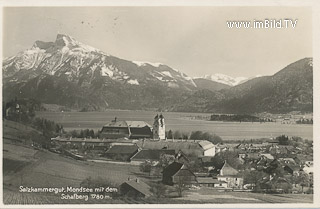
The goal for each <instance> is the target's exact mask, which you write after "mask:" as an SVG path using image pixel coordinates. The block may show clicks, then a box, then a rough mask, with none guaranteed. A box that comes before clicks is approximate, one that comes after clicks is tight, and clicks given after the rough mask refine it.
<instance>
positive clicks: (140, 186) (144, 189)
mask: <svg viewBox="0 0 320 209" xmlns="http://www.w3.org/2000/svg"><path fill="white" fill-rule="evenodd" d="M123 184H127V185H129V186H130V187H132V188H134V189H135V190H137V191H138V192H140V193H141V194H143V195H144V196H151V195H152V193H151V192H150V186H149V185H148V184H146V183H144V182H143V181H141V180H139V181H138V182H137V181H136V180H129V181H126V182H124V183H123Z"/></svg>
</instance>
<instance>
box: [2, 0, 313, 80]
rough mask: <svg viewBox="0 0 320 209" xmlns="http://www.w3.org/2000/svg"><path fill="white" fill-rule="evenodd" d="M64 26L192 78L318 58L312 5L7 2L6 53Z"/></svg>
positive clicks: (248, 73)
mask: <svg viewBox="0 0 320 209" xmlns="http://www.w3.org/2000/svg"><path fill="white" fill-rule="evenodd" d="M265 19H269V20H273V19H276V20H280V19H282V21H283V19H292V20H296V19H297V20H298V21H297V24H296V27H295V28H292V27H290V28H281V29H270V28H268V29H257V28H248V29H244V28H242V29H235V28H232V29H230V28H228V27H227V23H226V22H227V21H252V22H253V21H254V20H265ZM58 33H62V34H68V35H70V36H72V37H74V38H75V39H76V40H78V41H80V42H82V43H84V44H87V45H90V46H93V47H95V48H98V49H100V50H102V51H104V52H106V53H108V54H111V55H113V56H116V57H119V58H122V59H127V60H132V61H148V62H160V63H164V64H166V65H168V66H170V67H172V68H175V69H178V70H179V71H181V72H184V73H186V74H187V75H189V76H191V77H201V76H204V75H211V74H216V73H222V74H226V75H229V76H233V77H239V76H243V77H254V76H256V75H272V74H274V73H276V72H278V71H279V70H281V69H282V68H284V67H285V66H287V65H289V64H290V63H292V62H295V61H297V60H299V59H302V58H305V57H312V12H311V8H308V7H213V6H212V7H7V8H5V9H4V11H3V56H4V57H9V56H13V55H15V54H17V53H18V52H19V51H22V50H25V49H28V48H31V46H32V45H33V43H34V42H35V41H36V40H41V41H55V39H56V36H57V34H58Z"/></svg>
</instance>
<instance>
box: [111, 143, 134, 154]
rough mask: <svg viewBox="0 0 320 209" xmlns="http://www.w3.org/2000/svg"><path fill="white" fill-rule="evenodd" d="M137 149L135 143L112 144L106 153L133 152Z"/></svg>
mask: <svg viewBox="0 0 320 209" xmlns="http://www.w3.org/2000/svg"><path fill="white" fill-rule="evenodd" d="M138 149H139V147H138V146H137V145H135V144H134V145H114V146H112V147H111V148H110V149H109V150H108V151H107V152H106V154H133V153H134V152H136V151H137V150H138Z"/></svg>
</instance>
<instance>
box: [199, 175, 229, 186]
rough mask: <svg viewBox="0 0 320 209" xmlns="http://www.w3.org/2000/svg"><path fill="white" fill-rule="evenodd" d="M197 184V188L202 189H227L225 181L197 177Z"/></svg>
mask: <svg viewBox="0 0 320 209" xmlns="http://www.w3.org/2000/svg"><path fill="white" fill-rule="evenodd" d="M197 182H198V185H199V186H202V187H214V188H227V187H228V183H227V182H225V181H219V180H218V179H214V178H212V177H197Z"/></svg>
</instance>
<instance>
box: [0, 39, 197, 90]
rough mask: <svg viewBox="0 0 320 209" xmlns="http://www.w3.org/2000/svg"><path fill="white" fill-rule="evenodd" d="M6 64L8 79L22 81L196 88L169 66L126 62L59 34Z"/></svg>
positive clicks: (184, 76) (189, 79)
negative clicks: (46, 78)
mask: <svg viewBox="0 0 320 209" xmlns="http://www.w3.org/2000/svg"><path fill="white" fill-rule="evenodd" d="M3 63H4V64H3V69H4V76H5V77H12V79H11V80H14V79H16V78H19V79H20V78H21V79H22V80H24V81H26V80H28V79H30V78H34V77H36V76H38V75H39V74H43V73H44V74H48V75H52V76H56V77H64V78H67V79H68V81H70V82H78V83H79V84H80V85H82V84H83V85H87V86H89V85H91V84H95V82H99V86H101V85H102V86H103V85H108V84H109V83H110V82H118V83H122V84H130V85H136V86H138V85H141V86H146V85H149V84H150V83H153V84H154V83H158V84H159V85H162V86H167V87H172V88H182V89H189V90H191V89H194V88H196V84H195V83H194V82H193V80H192V78H190V77H188V76H187V75H185V74H184V73H182V72H180V71H178V70H176V69H173V68H171V67H169V66H167V65H165V64H162V63H151V62H137V61H129V60H123V59H120V58H117V57H114V56H110V55H108V54H106V53H104V52H102V51H100V50H98V49H96V48H94V47H91V46H89V45H86V44H83V43H81V42H79V41H77V40H76V39H75V38H73V37H71V36H69V35H65V34H58V35H57V37H56V40H55V41H54V42H44V41H36V42H35V43H34V44H33V46H32V47H31V48H30V49H26V50H24V51H22V52H20V53H18V54H17V55H16V56H14V57H11V58H8V59H6V60H4V62H3ZM130 63H131V64H130ZM132 63H134V64H135V65H132ZM22 75H23V76H22Z"/></svg>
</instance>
